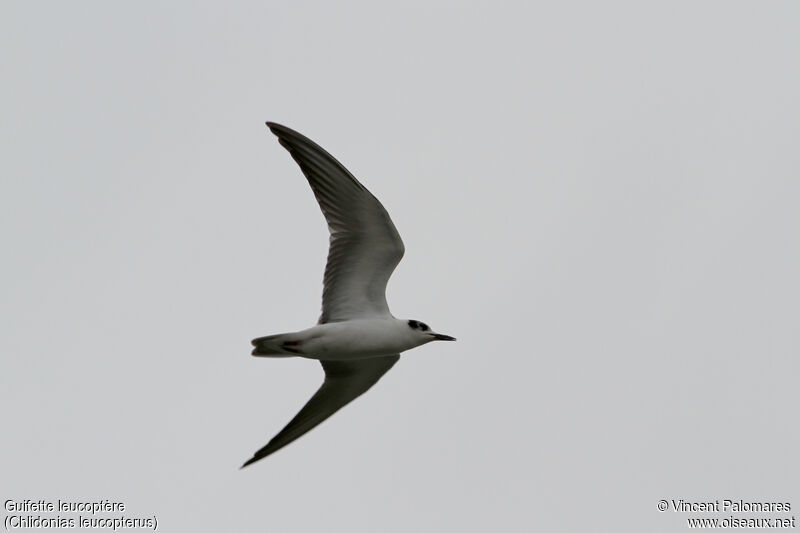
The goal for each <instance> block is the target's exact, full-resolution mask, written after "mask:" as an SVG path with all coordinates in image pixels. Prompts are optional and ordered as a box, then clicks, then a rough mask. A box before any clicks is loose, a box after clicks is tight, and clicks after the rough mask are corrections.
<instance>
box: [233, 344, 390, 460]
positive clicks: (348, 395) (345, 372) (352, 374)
mask: <svg viewBox="0 0 800 533" xmlns="http://www.w3.org/2000/svg"><path fill="white" fill-rule="evenodd" d="M398 359H400V355H399V354H395V355H390V356H386V357H373V358H369V359H357V360H353V361H320V363H322V368H323V369H324V370H325V381H324V382H323V383H322V386H321V387H320V388H319V390H317V392H316V394H314V396H312V397H311V399H310V400H308V402H307V403H306V404H305V405H304V406H303V408H302V409H301V410H300V412H299V413H297V415H295V417H294V418H293V419H292V420H291V421H290V422H289V423H288V424H287V425H286V427H284V428H283V429H282V430H281V431H280V433H278V434H277V435H275V436H274V437H273V438H272V440H270V441H269V442H268V443H267V445H266V446H264V447H263V448H261V449H260V450H258V451H257V452H256V453H255V454H254V455H253V457H252V458H251V459H249V460H248V461H247V462H246V463H244V464H243V465H242V468H244V467H245V466H247V465H249V464H252V463H255V462H256V461H258V460H259V459H263V458H264V457H266V456H268V455H270V454H271V453H274V452H276V451H278V450H280V449H281V448H283V447H284V446H286V445H287V444H289V443H290V442H292V441H294V440H295V439H297V438H299V437H301V436H302V435H304V434H305V433H307V432H308V431H310V430H311V429H313V428H314V427H316V426H317V425H319V424H320V423H321V422H323V421H324V420H325V419H327V418H328V417H329V416H331V415H332V414H333V413H335V412H336V411H338V410H339V409H341V408H342V407H344V406H345V405H347V404H348V403H350V402H351V401H353V400H354V399H356V398H358V397H359V396H361V395H362V394H364V393H365V392H367V390H369V388H370V387H372V386H373V385H374V384H375V383H377V382H378V380H379V379H380V378H381V377H382V376H383V375H384V374H385V373H386V372H388V371H389V369H390V368H392V366H394V364H395V363H396V362H397V360H398Z"/></svg>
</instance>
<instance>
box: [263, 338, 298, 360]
mask: <svg viewBox="0 0 800 533" xmlns="http://www.w3.org/2000/svg"><path fill="white" fill-rule="evenodd" d="M292 336H293V335H292V334H291V333H278V334H277V335H267V336H266V337H259V338H257V339H253V340H252V341H251V343H252V345H253V346H254V347H255V348H254V349H253V352H252V353H253V355H255V356H256V357H295V356H297V355H301V352H300V348H299V346H300V344H301V343H302V342H301V341H299V340H292Z"/></svg>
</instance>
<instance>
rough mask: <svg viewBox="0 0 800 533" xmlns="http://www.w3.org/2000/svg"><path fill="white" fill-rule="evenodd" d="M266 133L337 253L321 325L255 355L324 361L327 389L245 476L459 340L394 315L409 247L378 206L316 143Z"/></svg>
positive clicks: (269, 342) (287, 132)
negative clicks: (434, 350)
mask: <svg viewBox="0 0 800 533" xmlns="http://www.w3.org/2000/svg"><path fill="white" fill-rule="evenodd" d="M267 126H268V127H269V129H270V130H271V131H272V133H274V134H275V135H276V136H277V137H278V142H280V143H281V145H282V146H283V147H284V148H286V149H287V150H288V151H289V154H290V155H291V156H292V158H293V159H294V160H295V161H296V162H297V164H298V165H300V170H302V171H303V174H305V176H306V179H307V180H308V183H309V185H311V190H312V191H313V192H314V196H315V197H316V198H317V202H318V203H319V206H320V209H322V214H323V215H325V220H326V221H327V222H328V230H329V231H330V246H329V248H328V263H327V265H326V266H325V277H324V280H323V290H322V315H321V316H320V317H319V322H318V323H317V325H316V326H314V327H311V328H308V329H304V330H302V331H296V332H293V333H280V334H277V335H268V336H266V337H259V338H257V339H254V340H253V341H252V344H253V346H254V347H255V348H254V349H253V355H254V356H256V357H305V358H308V359H317V360H318V361H319V362H320V363H321V364H322V369H323V370H324V371H325V381H323V383H322V386H321V387H320V388H319V390H317V392H316V393H315V394H314V395H313V396H312V397H311V399H310V400H308V402H307V403H306V404H305V405H304V406H303V408H302V409H300V412H299V413H297V415H295V417H294V418H293V419H292V420H291V421H290V422H289V423H288V424H287V425H286V427H284V428H283V429H282V430H281V431H280V432H279V433H278V434H277V435H275V436H274V437H273V438H272V440H270V441H269V442H268V443H267V444H266V445H265V446H264V447H263V448H261V449H260V450H258V451H257V452H255V454H253V457H251V458H250V459H248V460H247V462H245V463H244V464H243V465H242V468H244V467H245V466H247V465H249V464H252V463H255V462H256V461H258V460H260V459H263V458H264V457H266V456H268V455H270V454H272V453H274V452H276V451H277V450H280V449H281V448H283V447H284V446H286V445H287V444H289V443H291V442H292V441H294V440H295V439H297V438H299V437H301V436H302V435H304V434H305V433H307V432H308V431H310V430H311V429H313V428H314V427H316V426H317V425H318V424H320V423H321V422H323V421H324V420H325V419H327V418H328V417H329V416H331V415H332V414H333V413H335V412H336V411H338V410H339V409H341V408H342V407H344V406H345V405H347V404H348V403H350V402H351V401H352V400H354V399H356V398H357V397H359V396H360V395H362V394H363V393H365V392H366V391H367V390H368V389H369V388H370V387H372V386H373V385H374V384H375V383H377V381H378V380H379V379H380V378H381V376H383V375H384V374H385V373H386V372H388V371H389V369H390V368H392V366H393V365H394V364H395V363H396V362H397V360H398V359H400V353H401V352H403V351H405V350H410V349H411V348H416V347H417V346H421V345H423V344H426V343H428V342H431V341H437V340H438V341H454V340H455V339H454V338H453V337H451V336H449V335H443V334H441V333H435V332H434V331H432V330H431V328H430V327H428V325H427V324H425V323H423V322H420V321H418V320H402V319H398V318H395V317H394V316H392V314H391V313H390V312H389V306H388V305H387V303H386V283H387V282H388V281H389V277H390V276H391V275H392V272H393V271H394V269H395V267H396V266H397V264H398V263H399V262H400V259H402V257H403V253H404V252H405V247H404V246H403V241H402V240H401V239H400V234H399V233H397V229H396V228H395V227H394V224H393V223H392V219H391V218H389V213H387V212H386V209H384V208H383V206H382V205H381V203H380V202H379V201H378V199H377V198H375V197H374V196H373V195H372V193H370V192H369V191H368V190H367V189H366V187H364V186H363V185H361V183H359V181H358V180H357V179H356V178H355V177H353V175H352V174H350V172H348V171H347V169H346V168H344V167H343V166H342V164H341V163H339V162H338V161H337V160H336V159H334V158H333V156H331V155H330V154H329V153H328V152H326V151H325V150H323V149H322V148H321V147H320V146H318V145H317V144H316V143H314V142H313V141H312V140H310V139H308V138H307V137H305V136H303V135H301V134H299V133H297V132H296V131H294V130H292V129H289V128H287V127H286V126H281V125H280V124H275V123H274V122H267Z"/></svg>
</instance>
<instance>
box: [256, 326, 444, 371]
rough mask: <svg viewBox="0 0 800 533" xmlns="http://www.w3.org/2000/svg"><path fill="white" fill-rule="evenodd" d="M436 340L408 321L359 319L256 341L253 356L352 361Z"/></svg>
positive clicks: (388, 353)
mask: <svg viewBox="0 0 800 533" xmlns="http://www.w3.org/2000/svg"><path fill="white" fill-rule="evenodd" d="M432 340H434V339H433V338H430V339H425V338H420V336H419V335H417V334H416V331H415V330H413V329H411V328H410V327H409V326H408V321H407V320H400V319H397V318H357V319H354V320H347V321H345V322H329V323H327V324H318V325H316V326H313V327H310V328H308V329H304V330H302V331H296V332H294V333H282V334H279V335H270V336H268V337H261V338H258V339H255V340H253V344H254V345H255V346H256V348H255V349H254V350H253V355H261V356H267V357H268V356H277V357H281V356H284V355H287V356H292V355H297V356H300V357H306V358H308V359H319V360H323V361H351V360H354V359H364V358H367V357H380V356H383V355H392V354H395V353H400V352H404V351H406V350H410V349H411V348H416V347H417V346H420V345H421V344H425V343H426V342H430V341H432ZM271 352H277V353H271Z"/></svg>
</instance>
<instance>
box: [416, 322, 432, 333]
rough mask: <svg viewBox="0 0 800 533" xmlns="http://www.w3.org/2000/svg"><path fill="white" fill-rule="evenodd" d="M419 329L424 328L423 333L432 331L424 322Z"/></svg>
mask: <svg viewBox="0 0 800 533" xmlns="http://www.w3.org/2000/svg"><path fill="white" fill-rule="evenodd" d="M419 327H421V328H422V331H428V330H429V329H431V328H429V327H428V324H425V323H423V322H420V323H419Z"/></svg>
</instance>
